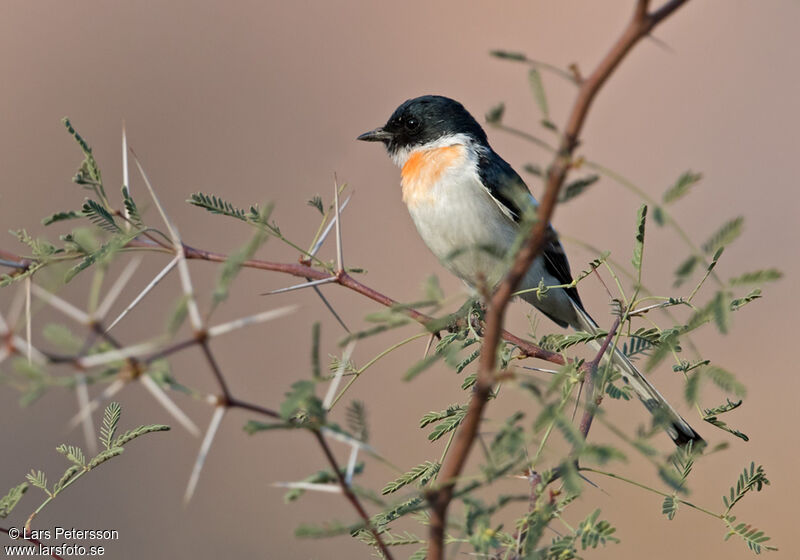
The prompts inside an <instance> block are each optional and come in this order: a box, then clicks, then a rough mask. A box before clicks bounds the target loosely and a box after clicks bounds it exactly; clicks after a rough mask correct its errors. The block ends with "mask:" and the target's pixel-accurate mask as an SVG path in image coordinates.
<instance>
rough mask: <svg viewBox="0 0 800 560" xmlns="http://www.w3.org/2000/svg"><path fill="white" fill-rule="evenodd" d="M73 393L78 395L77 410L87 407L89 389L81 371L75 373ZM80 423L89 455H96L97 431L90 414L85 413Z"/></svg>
mask: <svg viewBox="0 0 800 560" xmlns="http://www.w3.org/2000/svg"><path fill="white" fill-rule="evenodd" d="M75 395H76V396H77V397H78V410H84V409H86V408H88V407H89V403H90V401H89V390H88V388H87V387H86V375H84V373H83V372H78V373H76V374H75ZM81 424H82V426H83V437H84V439H85V440H86V446H87V447H88V449H89V455H92V456H94V455H97V432H96V431H95V429H94V424H93V423H92V417H91V415H90V414H87V415H85V416H84V417H83V421H82V422H81Z"/></svg>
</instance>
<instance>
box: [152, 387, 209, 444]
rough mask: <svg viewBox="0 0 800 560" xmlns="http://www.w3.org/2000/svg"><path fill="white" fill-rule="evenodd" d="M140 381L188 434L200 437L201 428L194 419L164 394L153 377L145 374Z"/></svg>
mask: <svg viewBox="0 0 800 560" xmlns="http://www.w3.org/2000/svg"><path fill="white" fill-rule="evenodd" d="M139 379H140V380H141V382H142V385H144V388H145V389H147V390H148V391H149V392H150V394H151V395H153V397H155V399H156V400H157V401H158V402H159V404H160V405H161V406H163V407H164V409H166V411H167V412H168V413H169V414H170V415H171V416H172V417H173V418H175V420H177V421H178V423H179V424H180V425H181V426H183V427H184V428H186V431H187V432H189V433H190V434H192V435H193V436H195V437H198V436H199V435H200V428H198V427H197V425H196V424H195V423H194V422H192V419H191V418H189V417H188V416H187V415H186V413H185V412H183V410H181V409H180V407H179V406H178V405H177V404H175V401H173V400H172V399H171V398H169V395H167V393H165V392H164V390H163V389H162V388H161V387H160V386H159V385H158V383H156V382H155V381H153V378H152V377H150V376H149V375H146V374H145V375H141V376H139Z"/></svg>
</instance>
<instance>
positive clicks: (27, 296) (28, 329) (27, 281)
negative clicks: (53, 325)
mask: <svg viewBox="0 0 800 560" xmlns="http://www.w3.org/2000/svg"><path fill="white" fill-rule="evenodd" d="M25 338H27V340H28V363H29V364H30V363H31V360H32V358H33V357H32V356H31V352H32V349H33V344H31V277H30V276H28V277H27V278H26V279H25Z"/></svg>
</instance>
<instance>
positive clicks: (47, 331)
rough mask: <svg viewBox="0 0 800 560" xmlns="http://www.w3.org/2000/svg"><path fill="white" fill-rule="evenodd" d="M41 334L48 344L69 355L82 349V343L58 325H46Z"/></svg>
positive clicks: (65, 328) (67, 329) (66, 328)
mask: <svg viewBox="0 0 800 560" xmlns="http://www.w3.org/2000/svg"><path fill="white" fill-rule="evenodd" d="M42 334H43V335H44V337H45V338H46V339H47V341H48V342H50V343H51V344H53V345H54V346H57V347H58V348H59V350H62V351H64V352H67V353H69V354H77V353H78V352H79V351H80V349H81V348H83V341H82V340H81V339H80V338H78V337H77V336H75V335H74V334H73V333H72V331H71V330H69V328H68V327H65V326H64V325H62V324H60V323H48V324H47V325H45V327H44V329H43V330H42Z"/></svg>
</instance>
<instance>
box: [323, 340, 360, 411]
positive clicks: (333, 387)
mask: <svg viewBox="0 0 800 560" xmlns="http://www.w3.org/2000/svg"><path fill="white" fill-rule="evenodd" d="M355 346H356V341H355V340H353V341H351V342H350V344H348V345H347V348H345V349H344V354H342V360H341V361H340V362H339V367H338V368H337V369H336V375H335V376H334V377H333V380H331V384H330V385H328V393H327V394H326V395H325V400H324V401H322V408H324V409H325V410H330V408H331V403H332V402H333V398H334V397H335V396H336V391H337V389H339V383H340V382H341V381H342V376H343V375H344V370H345V369H346V368H347V362H348V361H349V360H350V354H352V353H353V348H355Z"/></svg>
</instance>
